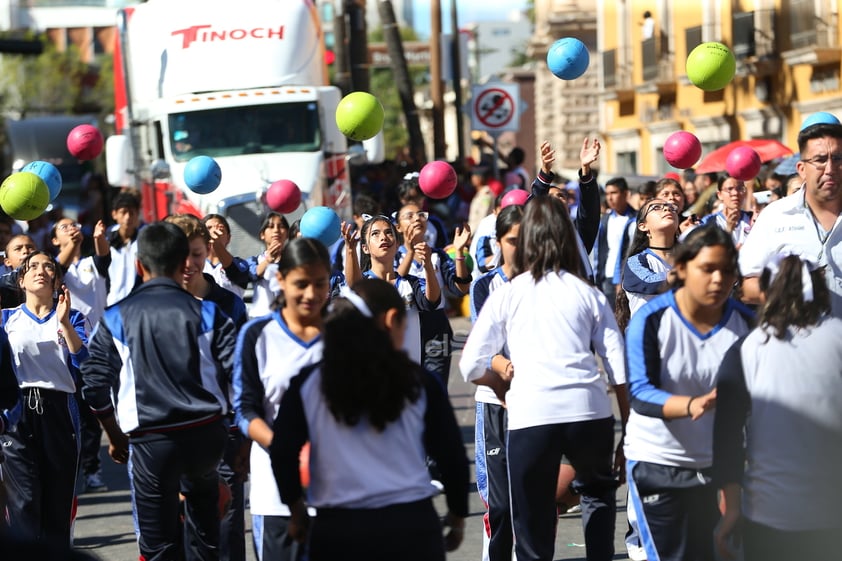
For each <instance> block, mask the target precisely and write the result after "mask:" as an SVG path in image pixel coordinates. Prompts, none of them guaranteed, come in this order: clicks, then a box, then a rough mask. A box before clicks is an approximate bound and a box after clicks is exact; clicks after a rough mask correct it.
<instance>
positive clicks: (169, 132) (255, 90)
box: [106, 0, 351, 257]
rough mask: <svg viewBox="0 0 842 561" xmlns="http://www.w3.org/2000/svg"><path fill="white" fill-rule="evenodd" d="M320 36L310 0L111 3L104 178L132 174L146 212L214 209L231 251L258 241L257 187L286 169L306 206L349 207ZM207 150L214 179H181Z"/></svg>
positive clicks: (121, 181) (246, 250) (344, 148)
mask: <svg viewBox="0 0 842 561" xmlns="http://www.w3.org/2000/svg"><path fill="white" fill-rule="evenodd" d="M324 55H325V48H324V38H323V35H322V29H321V24H320V20H319V16H318V14H317V12H316V8H315V6H314V4H313V2H312V1H310V0H240V1H238V2H232V1H231V0H149V1H148V2H146V3H143V4H138V5H135V6H133V7H127V8H124V9H122V10H120V11H119V12H118V40H117V46H116V49H115V55H114V56H115V61H114V62H115V64H114V76H115V101H116V103H115V129H116V133H117V134H116V135H115V136H112V137H110V138H108V139H107V142H106V165H107V171H108V179H109V183H111V184H112V185H115V186H136V187H139V188H141V190H142V195H143V205H144V208H143V217H144V219H145V220H147V221H153V220H158V219H161V218H163V217H164V216H166V215H167V214H170V213H173V212H189V213H193V214H196V215H199V216H202V215H205V214H208V213H219V214H222V215H224V216H226V217H227V219H228V221H229V223H230V224H231V229H232V243H231V247H230V248H229V249H230V250H231V252H232V253H233V254H234V255H240V256H242V257H248V256H249V255H254V254H256V253H259V251H260V250H261V249H262V243H261V242H259V241H258V239H257V228H258V226H259V223H260V221H261V217H262V215H263V214H264V213H265V212H266V210H267V209H266V207H265V206H264V203H263V202H262V195H263V193H264V192H265V189H266V188H267V187H268V186H269V185H270V184H271V183H272V182H274V181H277V180H279V179H289V180H291V181H294V182H295V183H296V184H297V185H298V186H299V187H300V188H301V191H302V194H303V200H302V206H301V207H300V208H299V210H298V211H297V212H296V213H294V214H298V215H300V214H301V213H302V212H303V210H304V209H306V208H307V207H310V206H314V205H325V206H329V207H332V208H334V209H335V210H336V211H337V212H338V213H339V215H340V216H341V217H342V218H344V219H347V218H350V205H351V191H350V181H349V173H348V170H347V162H348V158H347V157H346V156H347V152H348V145H347V141H346V139H345V137H344V136H343V135H342V133H340V132H339V130H338V129H337V127H336V122H335V116H334V115H335V110H336V106H337V104H338V103H339V101H340V99H341V93H340V91H339V90H338V89H337V88H335V87H333V86H330V85H329V83H328V78H327V66H326V64H325V58H324ZM198 155H206V156H210V157H212V158H214V159H215V160H216V161H217V162H218V163H219V165H220V167H221V168H222V183H221V184H220V186H219V188H217V189H216V190H215V191H214V192H212V193H210V194H208V195H197V194H196V193H193V192H192V191H191V190H190V189H188V188H187V187H186V186H185V184H184V178H183V175H184V166H185V164H186V163H187V162H188V161H189V160H190V159H191V158H193V157H195V156H198Z"/></svg>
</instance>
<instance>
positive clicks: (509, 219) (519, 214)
mask: <svg viewBox="0 0 842 561" xmlns="http://www.w3.org/2000/svg"><path fill="white" fill-rule="evenodd" d="M523 213H524V209H523V206H522V205H509V206H507V207H506V208H504V209H503V210H501V211H500V213H499V214H497V221H496V222H495V226H494V232H495V235H496V238H497V241H500V240H501V239H502V238H503V236H505V235H506V232H508V231H509V230H511V229H512V227H514V226H517V225H518V224H520V223H521V222H523Z"/></svg>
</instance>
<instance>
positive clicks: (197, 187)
mask: <svg viewBox="0 0 842 561" xmlns="http://www.w3.org/2000/svg"><path fill="white" fill-rule="evenodd" d="M221 181H222V170H221V169H220V168H219V164H218V163H216V160H214V159H213V158H211V157H209V156H196V157H195V158H191V159H190V161H189V162H187V165H186V166H184V183H185V184H187V186H188V187H189V188H190V190H191V191H193V192H194V193H198V194H200V195H207V194H208V193H210V192H212V191H213V190H214V189H216V188H217V187H219V183H220V182H221Z"/></svg>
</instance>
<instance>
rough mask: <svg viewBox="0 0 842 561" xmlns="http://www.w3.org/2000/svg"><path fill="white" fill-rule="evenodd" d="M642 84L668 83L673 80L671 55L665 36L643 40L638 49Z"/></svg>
mask: <svg viewBox="0 0 842 561" xmlns="http://www.w3.org/2000/svg"><path fill="white" fill-rule="evenodd" d="M640 50H641V55H642V57H641V60H642V61H643V81H644V82H652V81H656V82H668V81H670V80H672V79H673V68H672V62H673V61H672V58H673V57H672V54H671V53H670V50H669V42H668V38H667V37H666V35H664V34H661V35H660V36H658V35H656V36H654V37H651V38H649V39H645V40H644V41H643V43H642V45H641V47H640Z"/></svg>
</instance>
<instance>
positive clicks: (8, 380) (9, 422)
mask: <svg viewBox="0 0 842 561" xmlns="http://www.w3.org/2000/svg"><path fill="white" fill-rule="evenodd" d="M21 412H22V397H21V391H20V385H19V384H18V379H17V377H16V376H15V368H14V365H13V364H12V349H11V347H9V338H8V336H7V335H6V332H5V331H4V330H2V329H0V434H3V433H5V432H6V431H7V430H8V429H9V427H11V426H14V425H16V424H17V422H18V421H19V420H20V415H21Z"/></svg>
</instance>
